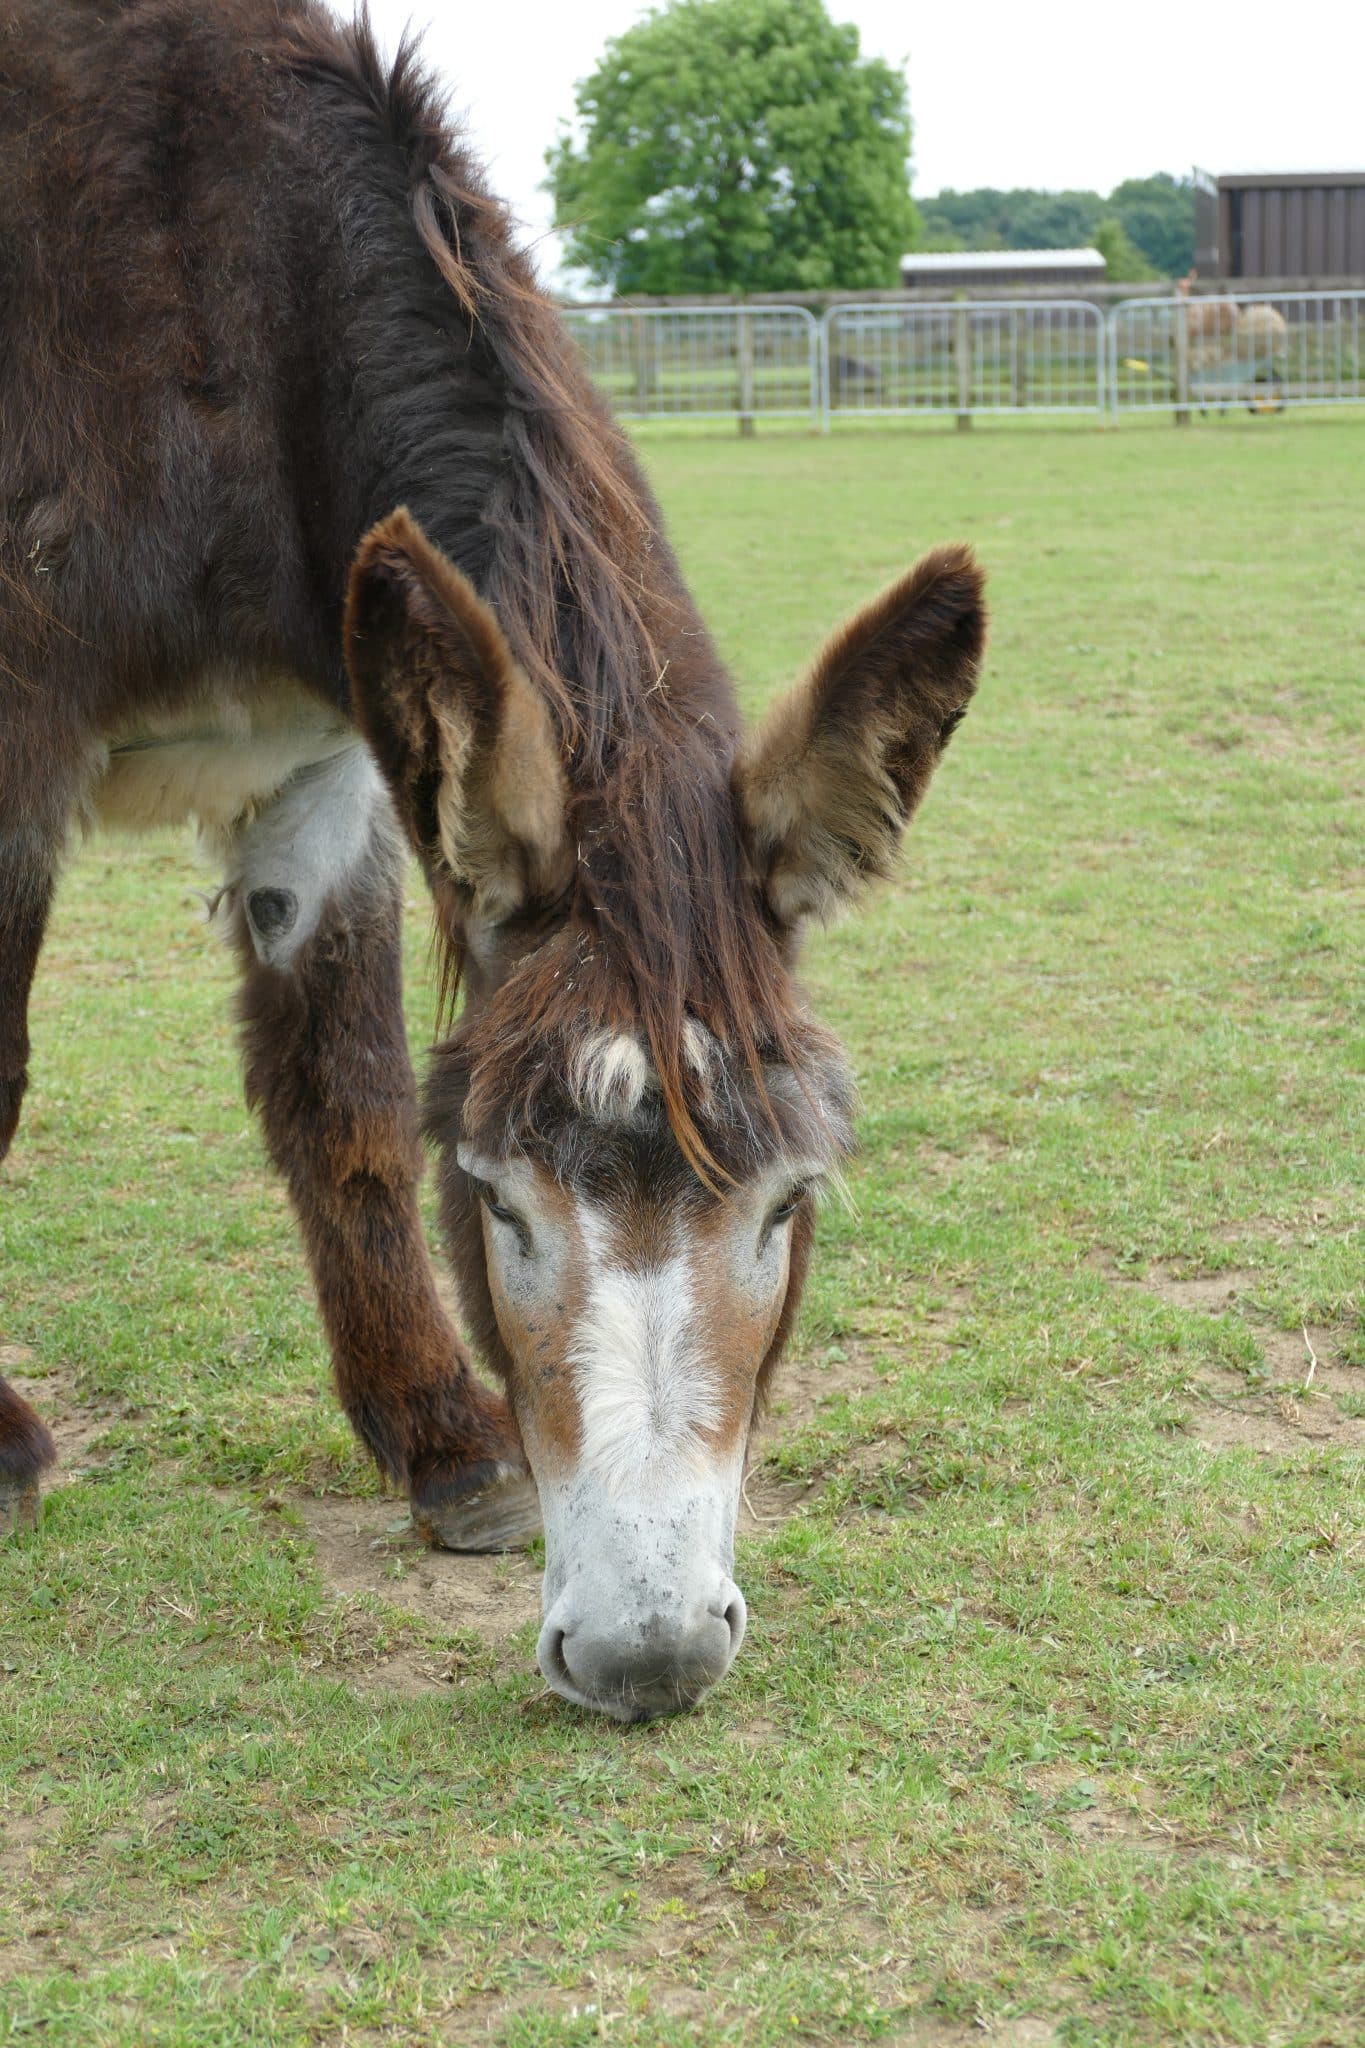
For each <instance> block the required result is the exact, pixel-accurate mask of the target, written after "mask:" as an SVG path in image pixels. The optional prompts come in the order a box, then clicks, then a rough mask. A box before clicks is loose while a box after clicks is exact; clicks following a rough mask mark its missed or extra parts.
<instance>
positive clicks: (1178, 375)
mask: <svg viewBox="0 0 1365 2048" xmlns="http://www.w3.org/2000/svg"><path fill="white" fill-rule="evenodd" d="M1175 423H1176V425H1177V426H1178V427H1187V426H1188V425H1189V423H1190V302H1189V300H1188V299H1182V300H1181V301H1180V303H1179V305H1178V306H1177V307H1176V309H1175Z"/></svg>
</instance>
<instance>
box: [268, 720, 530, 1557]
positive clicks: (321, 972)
mask: <svg viewBox="0 0 1365 2048" xmlns="http://www.w3.org/2000/svg"><path fill="white" fill-rule="evenodd" d="M233 856H234V857H233V869H232V874H231V878H230V886H231V890H232V898H231V900H232V915H233V919H234V926H235V935H236V940H237V944H238V946H239V948H240V951H241V955H242V959H243V962H244V966H245V981H244V987H243V994H242V1020H243V1027H244V1037H245V1052H246V1084H247V1095H248V1099H249V1100H250V1102H251V1103H252V1104H253V1105H254V1106H255V1107H256V1108H258V1109H259V1111H260V1113H261V1118H262V1121H263V1123H264V1125H265V1133H266V1140H267V1143H268V1145H269V1148H270V1153H271V1156H272V1158H273V1159H274V1161H275V1164H276V1165H277V1166H278V1168H279V1169H280V1171H281V1173H282V1174H283V1175H284V1177H285V1180H286V1181H287V1183H288V1186H289V1192H290V1194H291V1196H292V1198H293V1202H294V1208H295V1210H296V1211H297V1214H298V1218H299V1222H300V1224H301V1226H302V1229H303V1236H304V1242H305V1244H306V1246H307V1250H308V1256H309V1260H310V1262H311V1264H312V1268H313V1276H314V1279H315V1281H316V1284H317V1290H318V1300H319V1304H320V1307H321V1310H322V1317H323V1321H324V1323H325V1324H326V1327H327V1331H328V1335H329V1336H330V1338H331V1343H332V1352H333V1358H334V1361H335V1366H336V1381H337V1389H338V1392H339V1394H340V1396H341V1401H342V1405H343V1406H344V1407H345V1409H346V1412H347V1414H348V1415H349V1416H350V1418H351V1421H352V1423H353V1424H354V1426H355V1428H356V1430H357V1432H358V1433H359V1435H360V1436H361V1437H362V1438H363V1440H364V1441H365V1443H366V1444H367V1445H368V1446H369V1448H370V1450H371V1451H372V1452H373V1454H374V1457H375V1458H376V1460H377V1461H378V1463H379V1465H380V1466H381V1467H382V1468H383V1470H384V1471H385V1472H386V1473H388V1474H389V1476H390V1477H391V1478H392V1479H394V1480H395V1481H397V1482H398V1483H399V1484H400V1485H402V1486H405V1487H406V1488H407V1491H408V1496H409V1499H410V1500H411V1503H412V1509H413V1519H414V1522H415V1523H416V1526H417V1528H418V1530H419V1531H420V1533H421V1534H422V1535H423V1536H424V1537H425V1538H426V1540H427V1541H428V1542H431V1543H443V1544H445V1545H446V1546H448V1547H449V1548H451V1549H457V1550H494V1549H505V1548H510V1547H511V1546H513V1545H515V1544H519V1543H523V1542H525V1541H527V1540H528V1539H529V1538H530V1537H531V1536H532V1535H534V1534H535V1533H536V1531H537V1530H538V1529H539V1526H540V1515H539V1506H538V1503H537V1500H536V1493H535V1487H534V1483H533V1482H532V1480H531V1477H530V1474H529V1471H528V1468H527V1466H526V1462H525V1459H524V1457H523V1454H522V1451H521V1446H520V1443H519V1441H518V1438H517V1435H516V1430H515V1427H514V1425H513V1424H512V1422H511V1420H510V1417H509V1416H508V1413H507V1410H506V1407H505V1405H504V1404H503V1402H502V1401H501V1400H499V1399H497V1398H496V1397H495V1396H494V1395H492V1394H490V1393H489V1392H488V1391H487V1390H486V1389H485V1388H484V1387H483V1386H482V1385H481V1384H480V1383H479V1381H478V1380H476V1379H475V1378H474V1376H473V1374H472V1372H471V1371H470V1367H469V1361H468V1356H467V1354H466V1352H465V1350H464V1348H463V1346H462V1345H461V1343H460V1340H459V1338H458V1337H457V1336H456V1334H455V1332H454V1330H453V1329H452V1327H451V1325H450V1322H449V1320H448V1318H447V1317H446V1315H445V1312H444V1310H443V1309H442V1307H441V1304H440V1301H439V1299H438V1297H437V1294H436V1288H435V1283H434V1279H433V1276H432V1272H431V1266H430V1263H429V1260H428V1256H427V1251H426V1243H425V1238H424V1235H423V1231H422V1226H421V1220H420V1216H419V1212H418V1206H417V1195H416V1189H417V1181H418V1176H419V1173H420V1171H421V1147H420V1139H419V1131H418V1117H417V1107H416V1090H415V1086H414V1082H413V1074H412V1066H411V1063H410V1061H409V1058H408V1050H407V1040H406V1035H405V1032H404V1027H403V1012H402V989H401V957H400V939H401V917H402V873H403V858H402V854H401V852H400V849H399V843H398V837H397V832H396V828H395V827H394V825H393V822H392V819H391V815H390V811H389V805H388V799H387V797H386V795H385V794H384V793H383V790H382V786H381V784H380V782H379V778H378V775H377V774H376V771H375V769H374V767H373V764H372V763H371V761H370V757H369V755H368V754H367V753H366V752H365V751H364V750H363V749H361V748H359V747H355V748H351V749H348V750H347V751H346V752H345V753H344V754H340V755H337V756H334V757H333V758H332V759H331V760H329V761H326V762H324V763H322V764H320V765H319V766H318V767H317V768H314V769H310V770H306V771H304V773H302V774H301V775H299V776H297V777H295V779H294V781H293V782H291V783H290V784H289V785H288V787H287V788H286V789H285V791H284V793H283V794H282V795H281V796H280V798H279V799H278V800H277V801H276V802H275V803H274V804H273V805H272V806H271V808H270V809H269V810H268V811H266V812H265V813H264V814H263V815H262V816H261V817H259V818H258V819H256V820H255V821H254V822H253V823H252V824H251V825H250V826H249V827H248V828H246V829H245V830H244V831H243V832H242V833H241V834H240V835H239V836H238V839H237V841H236V844H235V846H234V849H233Z"/></svg>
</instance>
